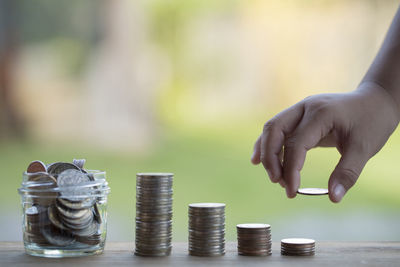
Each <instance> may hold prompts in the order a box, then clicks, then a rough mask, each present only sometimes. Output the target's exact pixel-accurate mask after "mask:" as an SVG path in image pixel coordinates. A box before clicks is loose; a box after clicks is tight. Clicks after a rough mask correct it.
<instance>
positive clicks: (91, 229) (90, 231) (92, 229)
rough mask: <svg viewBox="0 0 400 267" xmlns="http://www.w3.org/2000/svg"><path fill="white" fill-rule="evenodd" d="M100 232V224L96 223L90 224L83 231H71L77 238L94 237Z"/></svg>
mask: <svg viewBox="0 0 400 267" xmlns="http://www.w3.org/2000/svg"><path fill="white" fill-rule="evenodd" d="M98 230H99V224H98V223H96V222H93V223H92V224H90V225H89V226H88V227H86V228H85V229H82V230H71V233H73V234H74V235H77V236H91V235H94V234H96V233H97V232H98Z"/></svg>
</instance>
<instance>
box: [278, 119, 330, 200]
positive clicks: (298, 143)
mask: <svg viewBox="0 0 400 267" xmlns="http://www.w3.org/2000/svg"><path fill="white" fill-rule="evenodd" d="M327 125H328V124H327V123H326V120H324V119H315V118H314V119H312V120H311V119H310V118H304V119H303V120H302V121H301V122H300V124H299V126H298V127H297V128H296V130H295V131H294V132H293V134H292V135H291V136H290V137H288V138H287V139H286V142H285V147H284V160H283V180H284V181H285V183H286V187H285V188H286V194H287V196H288V197H289V198H293V197H295V196H296V193H297V190H298V188H299V186H300V171H301V169H302V168H303V165H304V161H305V159H306V154H307V151H308V150H310V149H311V148H313V147H315V146H316V145H317V144H318V143H319V141H320V140H321V139H322V138H324V137H325V136H326V135H327V134H328V132H329V128H328V126H327Z"/></svg>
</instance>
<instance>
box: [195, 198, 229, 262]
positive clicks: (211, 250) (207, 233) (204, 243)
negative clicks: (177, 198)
mask: <svg viewBox="0 0 400 267" xmlns="http://www.w3.org/2000/svg"><path fill="white" fill-rule="evenodd" d="M189 254H190V255H193V256H222V255H224V254H225V204H223V203H195V204H190V205H189Z"/></svg>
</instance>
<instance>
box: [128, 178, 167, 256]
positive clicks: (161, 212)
mask: <svg viewBox="0 0 400 267" xmlns="http://www.w3.org/2000/svg"><path fill="white" fill-rule="evenodd" d="M172 181H173V174H172V173H138V174H137V176H136V241H135V242H136V249H135V254H136V255H138V256H168V255H170V254H171V248H172V245H171V240H172V192H173V190H172Z"/></svg>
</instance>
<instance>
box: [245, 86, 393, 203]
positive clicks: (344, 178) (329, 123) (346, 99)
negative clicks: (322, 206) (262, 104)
mask: <svg viewBox="0 0 400 267" xmlns="http://www.w3.org/2000/svg"><path fill="white" fill-rule="evenodd" d="M398 122H399V111H398V107H397V105H396V103H395V101H394V99H393V98H392V97H391V95H390V94H388V93H387V92H386V91H385V90H384V89H382V88H381V87H379V86H378V85H376V84H374V83H363V84H362V85H360V88H359V89H358V90H356V91H354V92H351V93H345V94H322V95H315V96H311V97H308V98H306V99H304V100H303V101H301V102H299V103H297V104H295V105H294V106H292V107H290V108H288V109H286V110H284V111H282V112H281V113H279V114H277V115H276V116H275V117H273V118H272V119H270V120H269V121H268V122H267V123H266V124H265V125H264V129H263V132H262V134H261V136H260V137H259V138H258V139H257V141H256V143H255V145H254V153H253V156H252V157H251V161H252V162H253V163H254V164H259V163H260V162H262V164H263V165H264V168H265V169H266V170H267V172H268V174H269V177H270V179H271V181H272V182H274V183H276V182H279V183H280V184H281V185H282V186H284V187H285V188H286V194H287V196H288V197H290V198H293V197H295V196H296V192H297V189H298V188H299V186H300V171H301V169H302V168H303V165H304V160H305V158H306V153H307V151H308V150H310V149H311V148H313V147H316V146H326V147H336V148H337V150H338V151H339V153H340V154H341V155H342V157H341V159H340V161H339V163H338V164H337V166H336V168H335V170H334V171H333V172H332V174H331V176H330V179H329V185H328V189H329V197H330V199H331V201H333V202H339V201H340V200H341V199H342V197H343V196H344V194H345V193H346V192H347V190H349V189H350V188H351V187H352V186H353V185H354V183H355V182H356V181H357V179H358V177H359V175H360V173H361V171H362V169H363V168H364V166H365V164H366V163H367V161H368V160H369V159H370V158H371V157H372V156H374V155H375V154H376V153H377V152H378V151H379V150H380V149H381V148H382V146H383V145H384V144H385V143H386V141H387V140H388V138H389V136H390V135H391V134H392V132H393V131H394V130H395V128H396V126H397V124H398ZM282 153H283V155H282ZM282 158H283V159H282Z"/></svg>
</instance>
